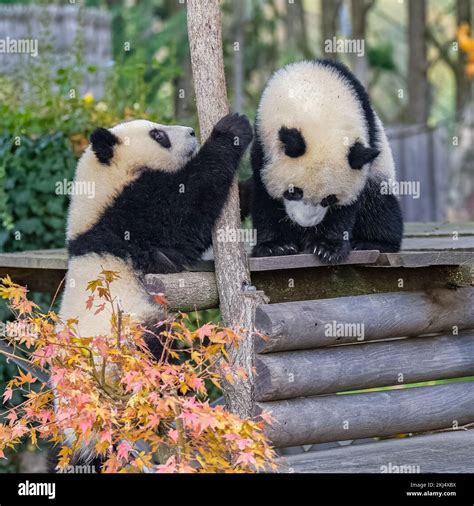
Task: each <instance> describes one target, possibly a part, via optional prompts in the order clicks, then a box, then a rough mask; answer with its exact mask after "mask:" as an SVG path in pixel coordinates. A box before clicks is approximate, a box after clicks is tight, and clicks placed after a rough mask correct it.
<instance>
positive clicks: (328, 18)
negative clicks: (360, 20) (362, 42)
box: [321, 0, 341, 60]
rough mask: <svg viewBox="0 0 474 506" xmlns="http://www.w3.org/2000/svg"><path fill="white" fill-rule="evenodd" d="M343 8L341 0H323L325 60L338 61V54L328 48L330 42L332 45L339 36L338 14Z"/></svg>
mask: <svg viewBox="0 0 474 506" xmlns="http://www.w3.org/2000/svg"><path fill="white" fill-rule="evenodd" d="M340 6H341V0H321V50H322V54H323V55H324V57H325V58H331V59H333V60H337V59H338V53H337V52H335V51H334V49H335V48H332V50H330V49H329V46H328V47H327V46H326V44H327V43H328V41H330V43H331V47H332V41H333V38H334V37H336V35H337V29H338V13H339V7H340Z"/></svg>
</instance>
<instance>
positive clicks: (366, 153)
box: [348, 142, 380, 170]
mask: <svg viewBox="0 0 474 506" xmlns="http://www.w3.org/2000/svg"><path fill="white" fill-rule="evenodd" d="M379 154H380V151H379V150H378V149H375V148H366V147H365V146H364V145H363V144H362V143H360V142H356V143H355V144H353V145H352V146H351V149H350V150H349V156H348V159H349V165H350V166H351V169H355V170H360V169H362V167H363V166H364V165H365V164H366V163H370V162H372V161H373V160H375V159H376V158H377V156H379Z"/></svg>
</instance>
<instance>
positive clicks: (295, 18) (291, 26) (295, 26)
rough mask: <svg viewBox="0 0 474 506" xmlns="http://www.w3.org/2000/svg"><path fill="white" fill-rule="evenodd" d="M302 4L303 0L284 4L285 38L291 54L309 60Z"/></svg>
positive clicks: (309, 53) (309, 54)
mask: <svg viewBox="0 0 474 506" xmlns="http://www.w3.org/2000/svg"><path fill="white" fill-rule="evenodd" d="M303 3H304V2H303V0H294V1H293V2H288V3H287V4H286V16H285V25H286V38H287V44H288V48H290V49H291V51H292V52H293V53H295V54H297V53H300V54H301V55H302V56H303V57H304V58H311V51H310V50H309V46H308V34H307V29H306V16H305V10H304V5H303Z"/></svg>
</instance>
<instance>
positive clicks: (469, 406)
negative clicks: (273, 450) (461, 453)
mask: <svg viewBox="0 0 474 506" xmlns="http://www.w3.org/2000/svg"><path fill="white" fill-rule="evenodd" d="M262 410H265V411H269V412H271V414H272V416H273V422H272V423H271V425H268V426H267V428H266V433H267V435H268V437H269V438H270V440H271V441H272V442H273V444H274V445H275V446H276V447H277V448H284V447H287V446H298V445H306V444H315V443H325V442H329V441H345V440H348V439H361V438H366V437H382V436H391V435H395V434H405V433H414V432H422V431H423V432H426V431H430V430H437V429H445V428H456V427H457V426H461V425H465V424H469V423H472V422H474V382H462V383H451V384H447V385H436V386H425V387H416V388H404V389H396V390H388V391H383V392H370V393H362V394H346V395H325V396H319V397H304V398H298V399H291V400H285V401H272V402H258V403H256V405H255V412H256V414H258V413H260V412H261V411H262Z"/></svg>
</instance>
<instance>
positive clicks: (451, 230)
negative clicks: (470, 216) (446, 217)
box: [404, 221, 474, 237]
mask: <svg viewBox="0 0 474 506" xmlns="http://www.w3.org/2000/svg"><path fill="white" fill-rule="evenodd" d="M404 228H405V230H404V236H405V237H437V236H438V237H439V236H448V237H455V236H458V237H459V236H466V235H471V236H474V222H472V221H468V222H465V223H444V222H433V221H432V222H427V223H422V222H409V223H405V226H404Z"/></svg>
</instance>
